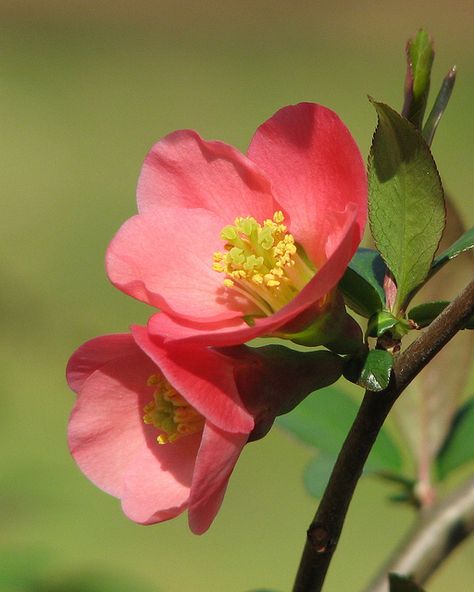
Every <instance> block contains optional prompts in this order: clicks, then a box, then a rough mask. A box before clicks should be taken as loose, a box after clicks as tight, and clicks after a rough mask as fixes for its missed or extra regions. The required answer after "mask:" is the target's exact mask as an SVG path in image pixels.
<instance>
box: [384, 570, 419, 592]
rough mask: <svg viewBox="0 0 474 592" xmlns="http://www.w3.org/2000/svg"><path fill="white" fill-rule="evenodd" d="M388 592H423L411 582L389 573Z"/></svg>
mask: <svg viewBox="0 0 474 592" xmlns="http://www.w3.org/2000/svg"><path fill="white" fill-rule="evenodd" d="M388 580H389V582H390V592H424V591H423V588H420V586H418V584H415V582H414V581H413V580H410V579H409V578H406V577H404V576H399V575H398V574H394V573H391V574H389V576H388Z"/></svg>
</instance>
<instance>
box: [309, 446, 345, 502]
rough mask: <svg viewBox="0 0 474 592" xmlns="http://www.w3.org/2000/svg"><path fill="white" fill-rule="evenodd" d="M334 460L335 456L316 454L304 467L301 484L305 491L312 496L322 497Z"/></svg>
mask: <svg viewBox="0 0 474 592" xmlns="http://www.w3.org/2000/svg"><path fill="white" fill-rule="evenodd" d="M336 458H337V456H336V455H335V454H334V455H329V454H318V455H317V456H315V457H314V458H313V459H312V460H310V461H309V463H308V464H307V465H306V468H305V471H304V475H303V482H304V486H305V488H306V490H307V491H308V493H310V494H311V495H312V496H314V497H322V496H323V493H324V490H325V489H326V485H327V484H328V481H329V477H330V476H331V471H332V468H333V466H334V463H335V462H336Z"/></svg>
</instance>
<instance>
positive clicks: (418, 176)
mask: <svg viewBox="0 0 474 592" xmlns="http://www.w3.org/2000/svg"><path fill="white" fill-rule="evenodd" d="M372 103H373V105H374V107H375V109H376V111H377V114H378V119H379V122H378V126H377V129H376V131H375V134H374V139H373V141H372V147H371V150H370V155H369V164H368V176H369V220H370V227H371V230H372V234H373V237H374V239H375V242H376V244H377V248H378V250H379V251H380V253H381V255H382V257H383V258H384V260H385V262H386V264H387V266H388V268H389V269H390V271H391V272H392V274H393V276H394V277H395V281H396V284H397V296H396V301H395V305H394V310H393V311H392V312H393V313H394V314H395V315H397V314H398V312H399V311H400V309H401V308H403V306H404V304H405V300H406V299H407V297H408V296H409V294H410V292H412V291H413V290H415V289H416V288H417V287H418V286H419V285H420V284H422V283H423V281H424V280H425V279H426V277H427V275H428V272H429V271H430V267H431V263H432V261H433V256H434V254H435V252H436V249H437V248H438V244H439V241H440V239H441V235H442V233H443V229H444V226H445V217H446V216H445V205H444V196H443V188H442V185H441V180H440V178H439V175H438V171H437V169H436V165H435V162H434V160H433V157H432V156H431V153H430V150H429V148H428V146H427V144H426V142H425V141H424V140H423V138H422V136H421V134H420V133H419V132H418V131H417V130H416V129H415V128H414V127H413V126H412V125H411V124H410V123H409V122H408V121H407V120H406V119H404V118H403V117H401V116H400V115H399V114H398V113H396V112H395V111H394V110H393V109H391V108H390V107H388V106H387V105H383V104H382V103H376V102H375V101H372Z"/></svg>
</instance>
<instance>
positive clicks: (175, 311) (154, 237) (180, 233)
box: [106, 208, 255, 321]
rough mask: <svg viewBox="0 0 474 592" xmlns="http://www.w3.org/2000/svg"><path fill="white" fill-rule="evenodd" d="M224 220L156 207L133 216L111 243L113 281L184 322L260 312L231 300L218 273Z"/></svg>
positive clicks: (195, 211)
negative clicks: (217, 255) (216, 263)
mask: <svg viewBox="0 0 474 592" xmlns="http://www.w3.org/2000/svg"><path fill="white" fill-rule="evenodd" d="M222 228H223V224H222V220H220V219H219V217H218V216H217V215H216V214H214V213H212V212H209V211H207V210H202V209H188V210H186V209H182V208H156V209H154V210H153V212H149V213H147V214H145V215H139V216H134V217H133V218H130V219H129V220H128V221H127V222H125V224H124V225H123V226H122V228H121V229H120V230H119V231H118V233H117V234H116V236H115V237H114V239H113V240H112V242H111V243H110V245H109V248H108V251H107V256H106V265H107V272H108V275H109V278H110V280H111V281H112V283H113V284H114V285H115V286H117V288H119V289H120V290H123V291H124V292H125V293H126V294H129V295H130V296H133V297H135V298H138V300H142V301H144V302H147V303H148V304H151V305H153V306H156V307H158V308H160V309H162V310H163V311H165V312H167V313H169V314H172V315H175V316H180V317H182V318H187V319H194V320H197V319H199V320H202V319H206V320H208V321H221V320H224V319H231V318H233V317H236V316H241V315H242V314H251V312H255V307H254V306H251V305H250V304H248V303H247V302H246V299H244V300H242V299H241V298H233V299H231V300H229V298H227V297H226V292H225V289H224V287H223V283H222V282H223V279H224V278H223V275H222V274H220V273H218V272H216V271H214V270H213V269H212V264H213V253H214V252H215V251H220V250H222V248H223V242H222V240H221V238H220V232H221V230H222Z"/></svg>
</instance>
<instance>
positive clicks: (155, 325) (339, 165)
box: [107, 103, 367, 345]
mask: <svg viewBox="0 0 474 592" xmlns="http://www.w3.org/2000/svg"><path fill="white" fill-rule="evenodd" d="M137 193H138V209H139V214H138V215H136V216H134V217H132V218H131V219H129V220H128V221H127V222H126V223H125V224H124V225H123V226H122V228H121V229H120V230H119V232H118V233H117V235H116V236H115V238H114V239H113V241H112V242H111V244H110V246H109V249H108V252H107V271H108V274H109V277H110V279H111V281H112V282H113V283H114V284H115V285H116V286H117V287H118V288H120V289H121V290H123V291H124V292H126V293H127V294H129V295H131V296H134V297H135V298H138V299H140V300H143V301H144V302H147V303H148V304H151V305H152V306H155V307H157V308H159V309H160V310H161V312H162V314H159V315H155V316H154V317H152V319H151V321H150V324H149V330H150V331H151V332H152V333H154V334H158V335H163V336H164V337H165V339H167V340H169V341H172V340H184V339H187V340H191V341H196V342H201V343H206V344H208V345H234V344H239V343H244V342H245V341H247V340H249V339H252V338H254V337H257V336H259V335H269V334H278V333H282V332H285V331H287V328H288V326H290V327H293V328H294V327H295V326H296V327H297V330H300V329H301V328H302V327H304V325H305V324H308V323H311V322H312V321H313V320H314V319H315V318H317V317H318V315H320V314H321V313H322V311H323V310H325V308H327V306H328V302H329V301H330V300H331V294H332V291H333V289H334V288H335V286H336V285H337V283H338V281H339V280H340V279H341V277H342V275H343V273H344V270H345V269H346V267H347V264H348V263H349V261H350V259H351V258H352V255H353V254H354V252H355V250H356V249H357V246H358V244H359V242H360V240H361V237H362V234H363V231H364V227H365V222H366V215H367V182H366V174H365V168H364V164H363V161H362V158H361V156H360V153H359V150H358V148H357V146H356V144H355V142H354V140H353V139H352V137H351V135H350V133H349V131H348V130H347V128H346V127H345V126H344V124H343V123H342V122H341V120H340V119H339V118H338V116H337V115H336V114H335V113H334V112H332V111H330V110H329V109H327V108H325V107H322V106H321V105H316V104H311V103H301V104H299V105H295V106H290V107H285V108H283V109H281V110H280V111H278V112H277V113H276V114H275V115H274V116H273V117H271V118H270V119H269V120H268V121H266V122H265V123H264V124H263V125H261V126H260V127H259V128H258V129H257V131H256V133H255V135H254V137H253V139H252V141H251V144H250V147H249V149H248V153H247V156H244V155H243V154H241V153H240V152H238V151H237V150H236V149H234V148H233V147H231V146H228V145H226V144H224V143H222V142H206V141H204V140H203V139H202V138H201V137H200V136H199V135H198V134H197V133H196V132H193V131H189V130H188V131H186V130H185V131H178V132H175V133H172V134H170V135H169V136H167V137H165V138H164V139H163V140H161V141H160V142H158V143H157V144H156V145H155V146H154V147H153V148H152V150H151V151H150V153H149V154H148V156H147V157H146V159H145V163H144V165H143V169H142V172H141V176H140V179H139V183H138V192H137ZM292 330H293V329H292Z"/></svg>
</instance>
